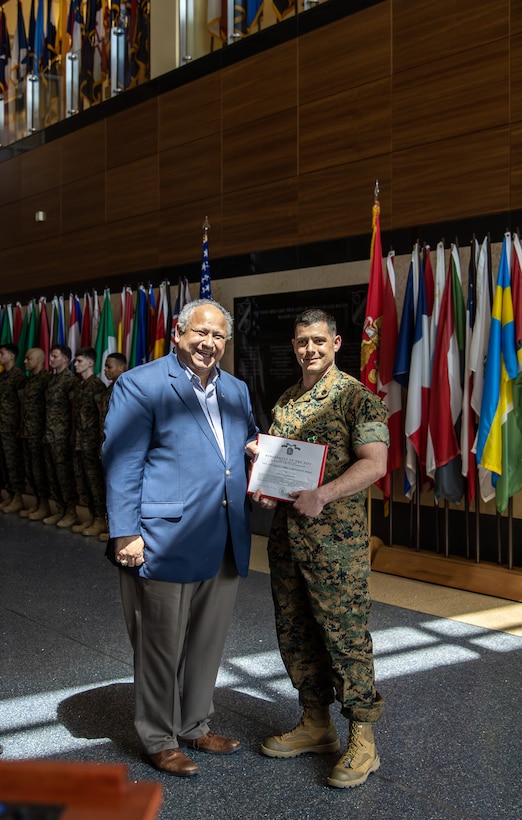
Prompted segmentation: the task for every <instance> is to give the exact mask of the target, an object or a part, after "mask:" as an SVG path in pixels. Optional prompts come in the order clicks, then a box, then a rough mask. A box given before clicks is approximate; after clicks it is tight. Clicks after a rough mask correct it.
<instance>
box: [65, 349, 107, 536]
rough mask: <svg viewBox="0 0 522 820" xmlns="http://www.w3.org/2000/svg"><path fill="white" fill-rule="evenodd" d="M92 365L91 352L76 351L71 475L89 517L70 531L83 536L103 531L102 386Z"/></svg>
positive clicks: (84, 350)
mask: <svg viewBox="0 0 522 820" xmlns="http://www.w3.org/2000/svg"><path fill="white" fill-rule="evenodd" d="M95 362H96V351H95V350H94V348H91V347H81V348H80V349H79V350H77V352H76V357H75V360H74V367H75V370H76V373H77V374H78V375H79V376H80V379H81V381H80V384H79V387H78V392H77V394H76V402H75V410H74V419H75V446H74V474H75V477H76V489H77V491H78V495H79V496H80V497H81V498H82V499H83V500H84V501H85V503H86V504H87V507H88V509H89V514H90V516H89V519H88V521H87V522H85V523H84V524H78V525H76V526H74V527H73V528H72V529H73V532H81V533H83V534H84V535H100V533H102V532H103V531H104V530H105V527H106V524H105V514H106V507H105V479H104V475H103V470H102V466H101V457H100V453H101V435H100V414H99V410H98V404H97V399H98V398H99V396H100V394H102V393H103V392H104V390H105V385H104V384H103V382H102V380H101V379H99V378H98V376H95V375H94V373H93V367H94V364H95Z"/></svg>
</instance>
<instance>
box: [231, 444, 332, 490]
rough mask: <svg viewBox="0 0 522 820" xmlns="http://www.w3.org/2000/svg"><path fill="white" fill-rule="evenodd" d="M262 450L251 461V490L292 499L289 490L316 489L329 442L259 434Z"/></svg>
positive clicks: (321, 478) (319, 481)
mask: <svg viewBox="0 0 522 820" xmlns="http://www.w3.org/2000/svg"><path fill="white" fill-rule="evenodd" d="M257 444H258V446H259V453H258V454H257V456H256V459H255V461H254V462H253V464H252V471H251V473H250V481H249V483H248V490H247V492H249V493H255V492H256V490H261V491H262V493H263V495H266V496H268V497H269V498H277V499H278V500H281V501H293V500H294V499H293V498H291V496H290V493H295V492H299V490H315V489H316V488H317V487H319V486H320V484H321V483H322V480H323V475H324V466H325V463H326V454H327V452H328V445H327V444H316V443H315V442H313V443H312V442H310V441H296V440H295V439H291V438H281V437H280V436H269V435H267V434H266V433H259V434H258V437H257Z"/></svg>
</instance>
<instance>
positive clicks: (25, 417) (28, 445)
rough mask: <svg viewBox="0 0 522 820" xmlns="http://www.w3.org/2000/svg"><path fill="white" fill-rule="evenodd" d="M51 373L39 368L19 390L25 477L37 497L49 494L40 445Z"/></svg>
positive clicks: (46, 496) (43, 430)
mask: <svg viewBox="0 0 522 820" xmlns="http://www.w3.org/2000/svg"><path fill="white" fill-rule="evenodd" d="M50 379H51V374H50V373H48V372H47V370H40V372H39V373H36V374H35V375H33V376H29V378H28V379H27V381H26V384H25V388H24V390H23V391H21V393H20V398H21V405H22V446H23V453H24V466H25V477H26V480H27V482H28V484H29V485H30V486H31V488H32V490H33V492H34V494H35V496H36V497H37V498H38V499H40V500H41V499H48V498H49V481H48V479H47V467H46V462H45V454H44V448H43V438H44V434H45V395H46V391H47V388H48V386H49V380H50Z"/></svg>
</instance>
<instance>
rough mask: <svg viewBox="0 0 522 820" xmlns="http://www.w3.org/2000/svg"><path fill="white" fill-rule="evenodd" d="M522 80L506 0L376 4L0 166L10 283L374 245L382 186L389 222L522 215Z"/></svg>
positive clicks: (0, 229) (513, 13) (1, 230)
mask: <svg viewBox="0 0 522 820" xmlns="http://www.w3.org/2000/svg"><path fill="white" fill-rule="evenodd" d="M509 25H511V29H509V27H508V26H509ZM468 32H469V34H468ZM521 85H522V22H521V17H520V15H519V14H518V4H516V3H515V2H514V0H490V2H488V3H485V2H484V3H475V2H474V0H461V2H460V3H459V4H458V5H457V4H456V3H455V2H454V0H418V2H417V3H411V2H410V0H384V2H381V3H378V4H377V5H375V6H373V7H371V8H369V9H366V10H363V11H361V12H359V13H356V14H352V15H350V16H348V17H346V18H345V19H344V20H340V21H337V22H335V23H332V24H330V25H326V26H324V27H323V28H319V29H317V30H315V31H313V32H310V34H306V35H303V36H302V37H300V38H297V39H295V40H292V41H291V42H288V43H284V44H281V45H278V46H276V47H275V48H273V49H269V50H267V51H265V52H263V53H260V54H258V55H255V56H252V57H251V58H249V59H247V60H243V61H241V62H238V63H236V64H233V65H229V66H228V67H227V68H225V69H223V70H222V71H221V72H216V73H214V74H211V75H209V76H208V77H203V78H201V79H198V80H196V81H194V82H192V83H188V84H187V85H184V86H181V87H179V88H176V89H174V90H172V91H169V92H167V93H166V94H164V95H162V96H159V97H157V98H154V99H149V100H147V101H145V102H142V103H140V104H137V105H135V106H134V107H132V108H129V109H125V110H122V111H120V112H119V113H117V114H115V115H113V116H111V117H109V118H107V119H106V120H104V121H101V122H97V123H94V124H93V125H91V126H89V127H86V128H84V129H80V130H78V131H75V132H73V133H71V134H69V135H68V136H66V137H63V138H61V139H55V140H53V141H52V142H49V143H47V144H46V145H43V146H42V147H39V148H35V149H31V150H25V147H24V150H25V152H24V153H23V154H20V155H18V156H16V157H14V158H13V159H10V160H8V161H6V162H3V163H2V164H0V247H1V248H2V254H3V255H2V264H6V261H5V260H7V264H8V265H9V266H10V273H9V277H8V279H9V281H10V284H9V287H8V290H9V291H10V292H11V291H12V281H13V278H14V279H15V280H16V281H19V276H23V281H24V290H26V289H27V287H28V284H27V283H30V282H38V283H39V284H38V287H40V283H41V285H42V287H43V283H44V281H45V282H46V284H47V285H48V286H49V287H50V286H52V284H53V283H54V282H59V283H61V282H63V281H71V283H74V281H76V280H78V281H81V282H88V281H89V279H92V281H95V280H96V281H97V280H98V278H99V277H100V276H101V277H102V278H103V277H105V276H107V277H110V276H113V275H117V274H119V273H122V274H128V275H129V283H132V279H133V272H134V271H142V270H154V269H155V268H156V267H157V266H158V265H164V266H165V265H170V264H172V265H175V264H178V263H180V262H184V261H195V260H197V259H198V256H199V252H200V250H199V249H200V239H201V224H202V221H203V219H204V217H205V215H207V214H208V216H209V219H210V222H211V224H212V230H211V235H210V238H211V243H212V251H211V253H212V255H213V256H214V257H222V256H227V255H237V254H243V253H249V252H253V251H256V250H264V249H276V248H278V247H291V246H293V245H295V244H297V243H307V242H313V241H321V240H329V239H345V238H346V237H350V236H351V235H355V234H365V233H367V234H369V232H370V224H371V206H372V202H373V187H374V184H375V179H376V178H378V179H379V181H380V184H381V192H382V194H381V198H382V199H383V201H384V200H385V199H386V202H387V205H386V208H383V212H382V220H381V224H382V227H383V229H387V228H404V227H406V228H408V227H412V228H414V227H415V226H416V225H418V224H421V223H433V222H437V221H447V220H450V219H452V218H461V217H462V218H465V217H467V216H470V215H473V214H489V213H498V212H502V211H506V210H508V209H509V208H510V206H511V208H522V171H520V170H519V169H520V168H522V96H521V95H520V94H519V88H520V87H521ZM128 99H129V100H130V99H131V96H130V95H129V98H128ZM510 118H511V119H510ZM20 150H21V149H20ZM36 210H44V211H46V214H47V220H46V221H45V222H44V223H35V221H34V212H35V211H36ZM346 241H349V240H346ZM52 254H54V258H53V257H52ZM42 260H43V261H42ZM35 266H36V267H37V268H38V270H35ZM0 281H1V282H2V284H1V285H0V288H3V289H4V291H6V285H5V282H6V279H5V278H3V277H2V279H1V280H0Z"/></svg>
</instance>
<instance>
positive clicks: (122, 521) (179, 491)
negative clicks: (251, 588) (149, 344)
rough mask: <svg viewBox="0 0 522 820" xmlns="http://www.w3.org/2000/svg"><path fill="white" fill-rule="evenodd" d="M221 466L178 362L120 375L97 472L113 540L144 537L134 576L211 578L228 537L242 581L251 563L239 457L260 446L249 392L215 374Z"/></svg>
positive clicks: (228, 377)
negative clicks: (248, 446) (103, 481)
mask: <svg viewBox="0 0 522 820" xmlns="http://www.w3.org/2000/svg"><path fill="white" fill-rule="evenodd" d="M217 391H218V402H219V407H220V411H221V421H222V427H223V436H224V441H225V452H226V458H225V459H224V458H223V456H222V455H221V451H220V449H219V446H218V444H217V441H216V439H215V437H214V434H213V432H212V430H211V428H210V425H209V423H208V421H207V419H206V417H205V414H204V413H203V411H202V409H201V406H200V404H199V401H198V399H197V397H196V395H195V393H194V388H193V387H192V385H191V383H190V381H189V379H188V378H187V375H186V373H185V371H184V370H183V369H182V367H181V366H180V364H179V362H178V359H177V357H176V355H175V354H174V353H170V354H169V355H168V356H164V357H163V358H161V359H157V360H155V361H153V362H150V363H148V364H144V365H141V366H139V367H135V368H133V369H132V370H130V371H128V372H127V373H123V374H122V375H121V376H120V377H119V379H118V380H117V382H116V383H115V385H114V389H113V392H112V398H111V402H110V406H109V411H108V413H107V417H106V420H105V441H104V445H103V466H104V469H105V474H106V484H107V512H108V516H109V530H110V535H111V538H115V537H117V536H122V535H136V534H138V533H139V534H140V535H141V536H142V537H143V539H144V541H145V563H144V564H143V565H142V566H141V567H140V568H139V574H140V575H141V576H143V577H145V578H153V579H155V580H159V581H176V582H180V583H188V582H191V581H203V580H207V579H209V578H212V577H213V576H214V575H215V574H216V572H217V571H218V569H219V566H220V564H221V561H222V558H223V554H224V551H225V546H226V542H227V536H228V533H229V532H230V537H231V541H232V548H233V552H234V558H235V561H236V566H237V570H238V572H239V574H240V575H243V576H244V575H246V574H247V571H248V562H249V555H250V540H251V533H250V515H249V501H248V499H247V496H246V486H247V464H246V460H245V453H244V447H245V444H246V443H247V442H248V441H252V440H254V439H255V437H256V433H257V428H256V426H255V423H254V418H253V415H252V408H251V404H250V397H249V394H248V388H247V386H246V384H245V383H244V382H242V381H240V380H239V379H236V378H234V377H233V376H231V375H230V374H229V373H225V372H223V371H219V378H218V381H217Z"/></svg>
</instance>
